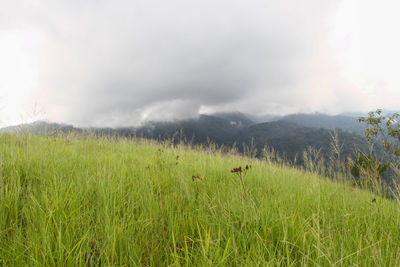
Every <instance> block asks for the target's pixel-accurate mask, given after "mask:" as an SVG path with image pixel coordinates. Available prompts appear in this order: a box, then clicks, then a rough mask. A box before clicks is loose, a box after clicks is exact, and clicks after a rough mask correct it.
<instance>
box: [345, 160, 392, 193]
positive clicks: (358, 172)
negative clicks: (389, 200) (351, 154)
mask: <svg viewBox="0 0 400 267" xmlns="http://www.w3.org/2000/svg"><path fill="white" fill-rule="evenodd" d="M348 167H349V170H350V173H351V174H352V175H353V176H354V177H356V178H358V180H357V183H358V184H359V185H362V186H365V187H367V188H376V187H377V186H379V185H380V184H381V179H382V176H383V173H384V172H385V171H387V170H388V169H389V168H390V163H389V162H386V163H381V162H380V161H379V160H377V159H374V158H373V157H372V156H371V154H361V153H356V154H355V161H354V162H351V163H348Z"/></svg>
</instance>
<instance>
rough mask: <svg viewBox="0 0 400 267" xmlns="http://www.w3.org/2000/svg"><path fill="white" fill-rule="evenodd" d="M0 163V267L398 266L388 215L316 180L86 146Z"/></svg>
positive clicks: (181, 156) (351, 191) (171, 151)
mask: <svg viewBox="0 0 400 267" xmlns="http://www.w3.org/2000/svg"><path fill="white" fill-rule="evenodd" d="M0 160H1V165H0V168H1V171H0V266H400V253H399V251H400V236H399V230H398V226H399V223H400V215H399V211H398V204H397V203H395V202H394V201H389V200H387V199H384V198H382V197H379V196H377V195H374V194H371V193H369V192H366V191H363V190H359V189H357V188H354V187H350V186H346V185H344V184H338V183H333V182H332V181H329V180H327V179H323V178H322V177H319V176H318V175H317V174H316V173H309V172H305V171H302V170H296V169H290V168H285V167H281V166H277V165H274V164H271V163H266V162H263V161H260V160H256V159H249V158H243V157H240V156H238V155H236V154H230V155H222V154H221V153H220V152H219V151H218V150H217V151H216V150H196V149H194V148H191V149H189V148H188V147H185V146H173V145H172V144H171V143H164V144H155V143H152V142H151V141H148V140H147V141H145V140H138V139H134V140H127V139H114V138H110V137H107V138H98V137H97V138H94V137H90V136H88V135H84V136H82V135H77V136H71V135H68V136H64V137H56V136H47V137H32V136H27V135H23V136H15V135H0ZM245 164H249V165H250V164H251V170H249V171H247V172H246V171H245V170H246V168H245V167H242V168H241V172H240V168H238V167H237V166H245ZM235 168H236V171H235ZM249 168H250V166H249ZM231 170H233V171H234V172H233V173H231ZM240 174H241V175H242V178H243V179H241V180H240V177H239V179H237V178H238V177H236V176H235V175H238V176H240ZM245 174H246V176H245V177H244V175H245ZM242 182H243V187H242V186H241V183H242ZM243 188H245V189H246V194H247V197H244V195H243Z"/></svg>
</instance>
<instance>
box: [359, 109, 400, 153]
mask: <svg viewBox="0 0 400 267" xmlns="http://www.w3.org/2000/svg"><path fill="white" fill-rule="evenodd" d="M399 117H400V114H398V113H393V114H392V115H390V116H388V117H385V116H384V115H383V114H382V110H381V109H377V110H376V111H371V112H369V113H368V117H360V118H359V119H358V121H359V122H364V123H366V124H367V126H368V127H367V128H366V129H365V137H366V139H367V141H368V142H370V143H372V142H373V141H374V140H379V141H380V142H381V144H382V146H383V147H384V148H385V149H386V150H387V151H389V152H391V153H392V154H393V155H394V156H396V157H400V124H399V122H398V118H399Z"/></svg>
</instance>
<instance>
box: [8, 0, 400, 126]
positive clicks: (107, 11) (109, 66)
mask: <svg viewBox="0 0 400 267" xmlns="http://www.w3.org/2000/svg"><path fill="white" fill-rule="evenodd" d="M399 10H400V2H399V1H397V0H379V1H378V0H375V1H374V0H363V1H361V0H342V1H337V0H324V1H321V0H303V1H297V0H280V1H266V0H246V1H243V0H241V1H236V0H201V1H199V0H168V1H166V0H142V1H141V0H129V1H128V0H127V1H105V0H104V1H99V0H96V1H90V0H86V1H82V0H69V1H61V0H60V1H53V0H30V1H28V0H27V1H23V0H21V1H6V0H0V114H1V115H0V120H1V121H2V125H7V124H15V123H19V122H22V121H29V120H32V119H37V118H41V119H48V120H50V121H56V122H65V123H72V124H75V125H78V126H129V125H138V124H140V123H142V122H144V121H146V120H171V119H181V118H188V117H193V116H196V115H197V114H199V113H210V112H215V111H243V112H249V113H254V114H259V115H261V114H287V113H294V112H315V111H318V112H325V113H330V114H337V113H340V112H346V111H369V110H373V109H376V108H378V107H380V108H387V109H397V110H398V109H399V106H400V105H399V103H400V73H399V72H400V67H399V62H400V52H399V47H400V35H399V34H398V31H399V28H400V19H399V16H398V14H397V13H398V11H399Z"/></svg>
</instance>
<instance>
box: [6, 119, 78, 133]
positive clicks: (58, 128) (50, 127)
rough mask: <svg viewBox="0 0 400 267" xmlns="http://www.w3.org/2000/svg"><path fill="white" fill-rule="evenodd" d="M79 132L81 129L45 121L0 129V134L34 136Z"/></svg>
mask: <svg viewBox="0 0 400 267" xmlns="http://www.w3.org/2000/svg"><path fill="white" fill-rule="evenodd" d="M74 130H75V131H80V130H81V129H79V128H75V127H74V126H72V125H69V124H63V123H54V122H47V121H35V122H32V123H24V124H20V125H16V126H8V127H5V128H1V129H0V133H30V134H36V135H42V134H49V133H55V132H64V133H67V132H71V131H74Z"/></svg>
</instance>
